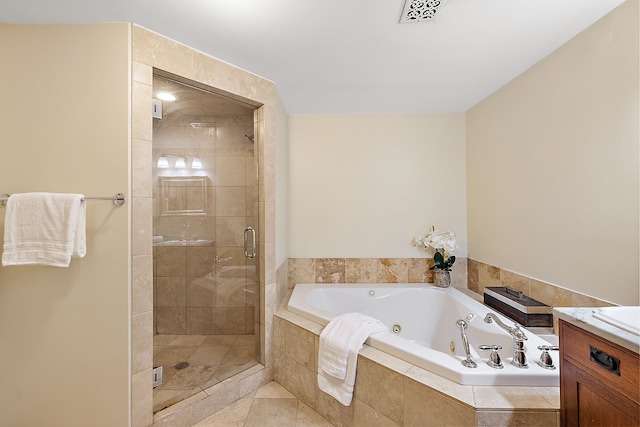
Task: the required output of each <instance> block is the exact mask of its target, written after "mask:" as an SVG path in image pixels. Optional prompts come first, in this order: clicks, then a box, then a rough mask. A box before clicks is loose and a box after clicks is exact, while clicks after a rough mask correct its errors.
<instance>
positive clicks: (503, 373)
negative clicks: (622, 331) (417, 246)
mask: <svg viewBox="0 0 640 427" xmlns="http://www.w3.org/2000/svg"><path fill="white" fill-rule="evenodd" d="M298 286H300V291H306V292H309V291H312V290H315V289H321V288H332V287H337V288H339V287H351V288H360V289H372V290H376V289H380V288H384V289H388V288H397V289H399V290H400V289H403V288H404V289H406V288H412V289H423V288H427V289H432V290H435V291H442V292H444V293H451V292H456V293H458V294H459V295H457V297H462V298H463V302H464V299H465V298H467V299H468V300H469V301H471V302H472V304H482V303H481V302H479V301H477V300H475V299H473V298H471V297H469V296H468V295H466V294H464V292H461V291H459V290H456V289H453V290H452V289H451V288H437V287H435V286H433V285H430V284H425V283H419V284H415V283H373V284H372V283H365V284H360V283H340V284H326V283H300V284H297V285H296V287H298ZM300 291H299V292H295V288H294V292H293V293H292V295H291V297H290V300H289V303H288V305H287V310H288V311H290V312H293V313H295V314H297V315H299V316H301V317H303V318H306V319H308V320H311V321H312V322H314V323H317V324H319V325H322V326H323V327H324V326H326V325H327V324H328V323H329V321H330V320H331V319H332V318H333V317H335V316H336V314H335V313H331V312H328V311H324V310H321V309H319V308H317V307H311V306H310V305H309V304H308V303H307V302H306V300H305V295H306V292H304V293H303V292H300ZM487 311H491V312H493V313H496V311H495V310H494V309H492V308H490V307H487ZM496 314H498V316H499V317H501V318H502V320H503V321H505V322H507V324H509V320H508V319H506V318H504V317H503V316H501V315H500V314H499V313H496ZM496 327H497V326H496ZM525 331H526V332H527V333H528V335H529V336H531V335H534V334H533V333H532V332H531V331H528V330H527V329H526V328H525ZM505 334H506V332H505ZM398 340H402V341H401V343H402V345H401V346H397V347H393V346H392V345H391V344H390V343H394V342H398ZM366 344H368V345H370V346H372V347H374V348H377V349H379V350H381V351H383V352H385V353H388V354H389V355H392V356H394V355H395V357H398V358H400V359H401V360H405V361H406V362H408V363H411V364H413V365H415V366H417V367H420V368H422V369H426V370H427V371H430V372H433V373H435V374H437V375H440V376H442V377H444V378H447V379H449V380H451V381H453V382H455V383H457V384H459V385H471V386H473V385H476V386H495V385H500V386H518V387H557V386H558V385H559V375H558V369H555V370H547V369H543V368H540V367H539V366H537V364H536V360H537V359H533V358H532V353H533V352H528V358H529V360H528V363H529V368H528V369H526V370H525V371H523V368H518V367H515V366H513V365H511V364H510V362H509V360H510V359H511V356H512V354H511V351H512V349H508V348H504V349H503V350H501V352H500V353H501V357H502V359H503V364H504V368H503V369H501V370H496V369H495V368H491V367H489V366H488V365H487V363H486V361H487V360H488V354H487V355H486V356H485V357H481V356H480V355H479V354H477V352H475V351H473V354H472V357H473V358H474V360H475V361H476V362H477V364H478V367H477V368H474V369H470V368H460V367H458V366H455V365H454V366H452V361H451V357H455V358H457V359H458V362H456V363H461V361H462V358H461V357H457V356H451V355H448V354H444V353H442V352H439V351H436V350H431V349H428V348H427V350H426V353H425V348H424V347H423V346H420V345H419V344H414V343H412V342H410V341H408V340H405V339H402V338H399V337H397V336H395V335H394V334H393V333H392V332H383V333H379V334H375V335H372V336H371V337H369V339H367V341H366ZM420 353H422V355H421V354H420ZM425 354H426V356H428V357H425ZM534 372H535V375H536V380H535V381H533V382H535V384H531V383H528V384H523V379H522V377H523V375H525V376H529V375H530V376H531V377H533V373H534ZM528 378H530V377H528ZM528 381H531V380H528Z"/></svg>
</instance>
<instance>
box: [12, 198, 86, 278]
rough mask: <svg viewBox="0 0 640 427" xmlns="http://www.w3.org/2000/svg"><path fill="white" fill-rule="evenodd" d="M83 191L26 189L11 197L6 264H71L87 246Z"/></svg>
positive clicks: (83, 254)
mask: <svg viewBox="0 0 640 427" xmlns="http://www.w3.org/2000/svg"><path fill="white" fill-rule="evenodd" d="M86 228H87V227H86V206H85V201H84V196H83V195H82V194H58V193H23V194H13V195H11V196H10V197H9V200H8V201H7V208H6V212H5V222H4V249H3V252H2V265H3V266H9V265H50V266H54V267H68V266H69V264H70V262H71V257H74V258H82V257H84V256H85V254H86V252H87V246H86Z"/></svg>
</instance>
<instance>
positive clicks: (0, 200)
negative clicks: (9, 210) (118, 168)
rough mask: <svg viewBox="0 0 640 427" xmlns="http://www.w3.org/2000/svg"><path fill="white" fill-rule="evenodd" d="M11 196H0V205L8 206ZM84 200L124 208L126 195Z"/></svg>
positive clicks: (86, 198)
mask: <svg viewBox="0 0 640 427" xmlns="http://www.w3.org/2000/svg"><path fill="white" fill-rule="evenodd" d="M9 196H10V195H9V194H6V193H5V194H0V205H2V206H7V200H9ZM83 200H112V201H113V204H114V205H116V206H122V205H124V202H125V197H124V194H122V193H118V194H116V195H115V196H112V197H85V198H84V199H83Z"/></svg>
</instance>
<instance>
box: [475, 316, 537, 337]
mask: <svg viewBox="0 0 640 427" xmlns="http://www.w3.org/2000/svg"><path fill="white" fill-rule="evenodd" d="M484 321H485V322H486V323H493V322H496V324H497V325H498V326H500V327H501V328H502V329H504V330H505V331H507V332H508V333H509V335H511V336H512V337H513V339H514V340H515V339H518V340H522V341H525V340H528V339H529V338H527V336H526V335H525V334H524V332H522V330H521V329H520V325H518V324H517V323H514V324H513V327H510V326H507V325H506V324H505V323H504V322H503V321H502V320H500V319H498V317H497V316H496V315H495V314H493V313H487V315H486V316H485V317H484Z"/></svg>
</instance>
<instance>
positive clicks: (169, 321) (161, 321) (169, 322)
mask: <svg viewBox="0 0 640 427" xmlns="http://www.w3.org/2000/svg"><path fill="white" fill-rule="evenodd" d="M155 315H156V332H157V333H159V334H186V333H187V313H186V310H185V308H184V307H156V309H155Z"/></svg>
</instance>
